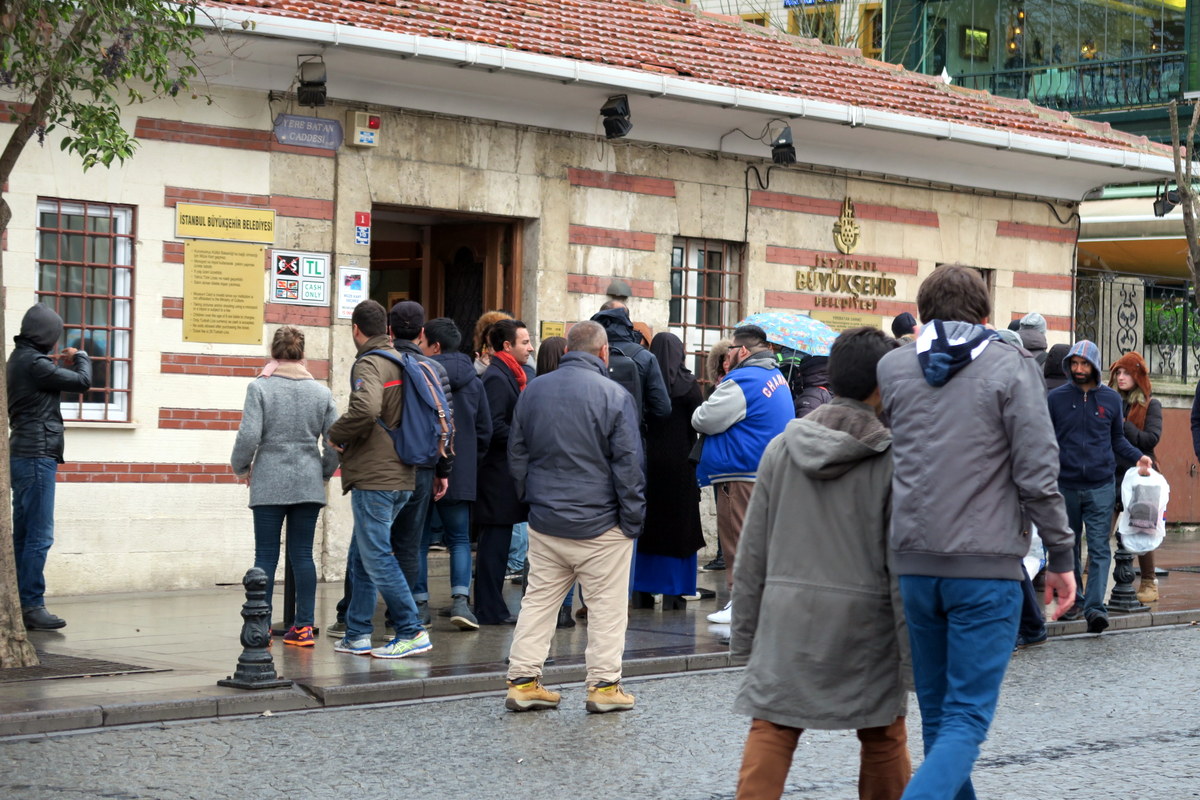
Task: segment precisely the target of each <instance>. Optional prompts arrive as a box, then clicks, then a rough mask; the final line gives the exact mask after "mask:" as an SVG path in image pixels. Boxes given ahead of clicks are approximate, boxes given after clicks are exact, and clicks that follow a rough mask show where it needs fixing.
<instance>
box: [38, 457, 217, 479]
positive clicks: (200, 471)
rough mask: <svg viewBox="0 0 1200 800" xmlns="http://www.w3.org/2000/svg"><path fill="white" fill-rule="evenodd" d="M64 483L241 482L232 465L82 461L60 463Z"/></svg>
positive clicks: (59, 474) (60, 473) (60, 474)
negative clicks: (231, 467) (238, 480)
mask: <svg viewBox="0 0 1200 800" xmlns="http://www.w3.org/2000/svg"><path fill="white" fill-rule="evenodd" d="M58 480H59V482H60V483H237V476H235V475H234V474H233V470H232V469H230V467H229V465H228V464H148V463H110V462H104V461H78V462H68V463H66V464H60V465H59V467H58Z"/></svg>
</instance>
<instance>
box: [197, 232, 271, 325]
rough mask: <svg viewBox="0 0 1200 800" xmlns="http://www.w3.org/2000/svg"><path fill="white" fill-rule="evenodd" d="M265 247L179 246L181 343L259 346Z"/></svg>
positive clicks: (219, 243) (236, 245) (220, 243)
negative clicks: (181, 252) (181, 257)
mask: <svg viewBox="0 0 1200 800" xmlns="http://www.w3.org/2000/svg"><path fill="white" fill-rule="evenodd" d="M263 263H264V262H263V248H261V247H259V246H258V245H253V244H234V243H232V242H184V244H183V340H184V341H185V342H218V343H221V344H262V332H263V269H264V267H263Z"/></svg>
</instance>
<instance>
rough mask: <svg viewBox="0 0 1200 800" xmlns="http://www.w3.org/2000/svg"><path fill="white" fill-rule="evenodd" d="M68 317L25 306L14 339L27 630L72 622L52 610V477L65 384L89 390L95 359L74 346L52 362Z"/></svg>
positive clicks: (13, 462) (17, 489)
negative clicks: (49, 589)
mask: <svg viewBox="0 0 1200 800" xmlns="http://www.w3.org/2000/svg"><path fill="white" fill-rule="evenodd" d="M62 332H63V321H62V318H61V317H59V316H58V314H56V313H54V311H53V310H52V309H51V308H50V307H49V306H46V305H43V304H41V303H38V304H37V305H35V306H33V308H31V309H29V310H28V311H26V312H25V317H24V319H22V320H21V332H20V333H19V334H18V335H17V336H15V337H13V341H14V342H15V343H16V347H14V348H13V351H12V355H10V356H9V357H8V424H9V427H10V428H11V433H10V435H9V440H8V448H9V450H8V459H9V460H8V463H9V468H10V469H11V472H12V492H13V496H12V504H13V554H14V555H15V557H16V566H17V592H18V594H19V595H20V598H21V617H22V618H23V619H24V621H25V627H26V628H27V629H28V630H32V631H38V630H43V631H44V630H56V629H58V628H62V627H64V626H65V625H66V624H67V623H66V621H65V620H63V619H62V618H61V617H58V616H55V615H54V614H51V613H50V612H49V611H47V610H46V602H45V593H46V577H45V568H46V556H47V555H48V554H49V553H50V545H51V544H53V543H54V481H55V479H56V476H57V474H58V465H59V464H61V463H63V419H62V411H61V410H60V407H59V396H60V394H61V393H62V392H86V391H87V390H88V389H89V388H91V385H92V360H91V358H89V357H88V354H87V353H85V352H83V351H82V350H76V349H75V348H74V347H68V348H66V349H64V350H63V351H62V355H61V356H60V358H61V359H62V360H63V362H69V363H70V364H71V369H67V368H65V367H60V366H58V365H57V364H55V363H54V359H53V358H51V357H50V355H49V353H50V351H51V350H52V349H54V346H55V345H56V344H57V343H58V340H59V337H61V336H62Z"/></svg>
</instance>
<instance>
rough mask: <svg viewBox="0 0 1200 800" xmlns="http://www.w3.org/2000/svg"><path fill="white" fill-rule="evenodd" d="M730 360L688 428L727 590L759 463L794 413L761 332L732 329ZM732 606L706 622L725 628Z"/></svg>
mask: <svg viewBox="0 0 1200 800" xmlns="http://www.w3.org/2000/svg"><path fill="white" fill-rule="evenodd" d="M729 360H730V364H731V366H730V368H729V373H728V374H727V375H726V376H725V378H724V379H723V380H722V381H721V382H720V383H718V384H717V387H716V388H715V389H714V390H713V393H712V394H711V395H709V398H708V399H707V400H706V401H704V403H703V404H702V405H701V406H700V407H699V408H697V409H696V410H695V411H694V412H693V413H692V427H693V428H695V429H696V430H697V431H699V432H700V433H703V434H704V435H705V437H706V438H705V440H704V448H703V450H702V451H701V455H700V463H699V464H697V465H696V477H697V478H698V479H699V481H700V485H701V486H708V485H709V484H712V486H713V492H714V494H715V495H716V497H717V538H718V539H719V540H720V542H721V551H722V552H723V553H724V555H725V564H726V570H725V586H726V588H728V589H730V590H732V589H733V568H734V567H733V562H734V559H735V558H736V557H737V545H738V538H739V537H740V536H741V531H742V522H743V520H745V517H746V507H747V506H748V505H749V504H750V492H751V491H752V490H753V489H754V479H755V477H756V476H757V474H758V461H759V459H760V458H762V454H763V451H765V450H766V449H767V445H768V444H769V443H770V442H771V440H772V439H774V438H775V437H776V436H777V435H778V434H780V433H782V432H783V429H784V428H785V427H786V426H787V424H788V422H790V421H791V420H792V419H794V418H795V408H794V407H793V405H792V393H791V391H790V390H789V388H788V383H787V379H786V378H784V377H783V373H781V372H780V371H779V369H778V367H777V366H776V360H775V354H774V353H773V352H772V351H771V346H770V345H768V344H767V334H766V333H765V332H764V331H763V329H762V328H760V327H758V326H757V325H742V326H741V327H739V328H737V329H736V330H735V331H734V332H733V346H732V347H730V348H729ZM732 604H733V599H732V597H731V598H730V601H729V602H728V603H726V604H725V607H724V608H723V609H721V610H720V611H717V612H715V613H713V614H709V615H708V619H709V621H710V622H716V623H721V624H729V623H730V622H731V621H732V619H733V617H732V611H733V608H732Z"/></svg>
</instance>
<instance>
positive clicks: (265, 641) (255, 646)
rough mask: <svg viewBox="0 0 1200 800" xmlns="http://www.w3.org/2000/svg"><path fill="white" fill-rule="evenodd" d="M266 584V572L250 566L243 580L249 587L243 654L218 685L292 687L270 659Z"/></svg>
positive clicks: (270, 687)
mask: <svg viewBox="0 0 1200 800" xmlns="http://www.w3.org/2000/svg"><path fill="white" fill-rule="evenodd" d="M267 583H268V580H267V573H265V572H263V571H262V570H261V569H259V568H258V567H251V568H250V570H249V571H248V572H247V573H246V577H244V578H243V579H242V585H243V586H245V587H246V602H245V603H243V604H242V637H241V641H242V654H241V655H240V656H238V664H237V669H236V670H235V671H234V673H233V675H231V676H229V677H227V678H225V680H223V681H217V685H218V686H230V687H233V688H234V689H282V688H286V687H288V686H291V685H292V682H291V681H290V680H287V679H286V678H280V677H279V676H278V675H276V674H275V662H274V661H272V660H271V649H270V645H271V634H270V631H269V630H268V628H269V627H270V622H271V621H270V616H271V607H270V606H268V605H267Z"/></svg>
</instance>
